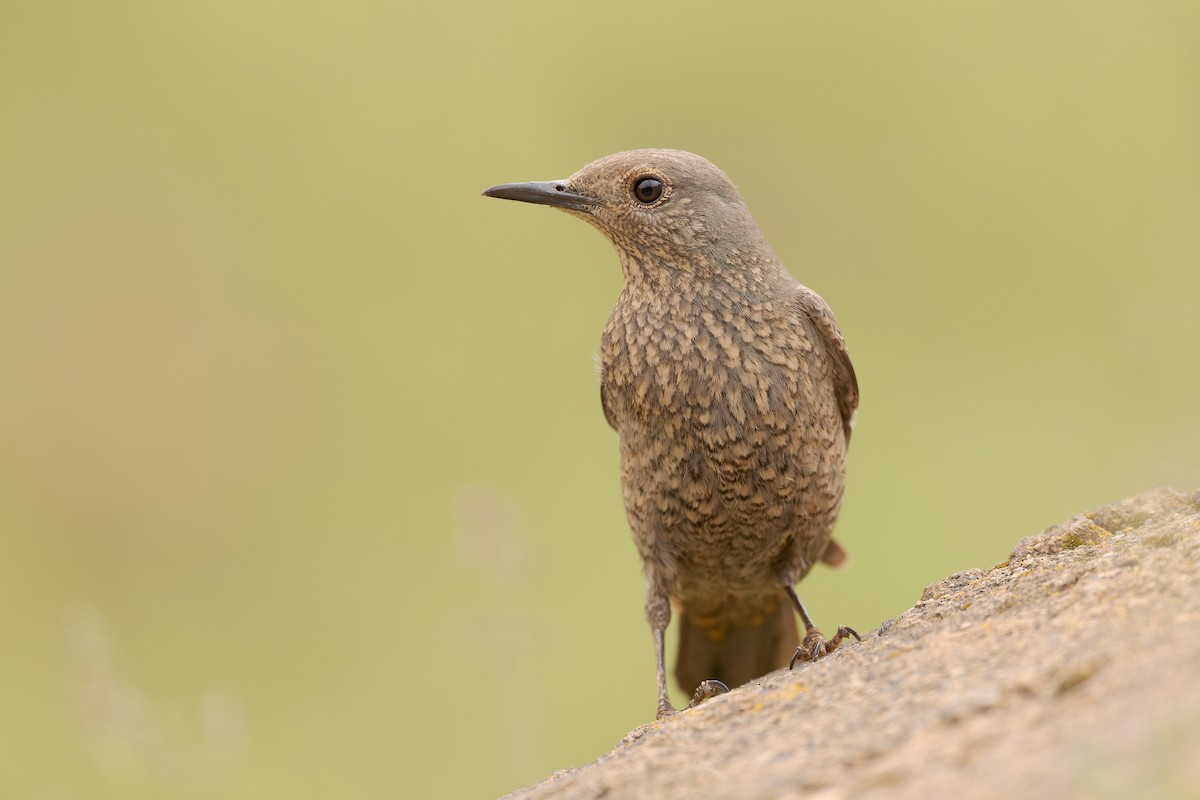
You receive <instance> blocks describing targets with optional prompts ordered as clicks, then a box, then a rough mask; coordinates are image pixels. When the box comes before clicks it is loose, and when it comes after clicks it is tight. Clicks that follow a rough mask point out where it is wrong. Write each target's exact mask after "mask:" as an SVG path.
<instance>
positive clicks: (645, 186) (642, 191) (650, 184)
mask: <svg viewBox="0 0 1200 800" xmlns="http://www.w3.org/2000/svg"><path fill="white" fill-rule="evenodd" d="M662 196H663V182H662V181H660V180H659V179H658V178H655V177H654V176H653V175H643V176H642V177H640V178H638V179H637V180H636V181H634V182H633V199H634V200H637V201H638V202H639V203H642V204H643V205H651V204H653V203H657V202H658V200H659V198H661V197H662Z"/></svg>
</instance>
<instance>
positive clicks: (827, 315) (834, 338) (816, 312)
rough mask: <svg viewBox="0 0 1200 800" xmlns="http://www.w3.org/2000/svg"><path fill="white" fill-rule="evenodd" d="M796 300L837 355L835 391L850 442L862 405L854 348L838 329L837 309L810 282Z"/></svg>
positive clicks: (834, 376)
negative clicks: (855, 413)
mask: <svg viewBox="0 0 1200 800" xmlns="http://www.w3.org/2000/svg"><path fill="white" fill-rule="evenodd" d="M795 303H796V305H797V306H798V307H799V309H800V311H801V313H803V314H804V315H805V316H806V317H808V319H809V320H810V321H811V322H812V324H813V327H814V328H816V330H817V332H818V333H819V334H820V335H821V338H822V339H824V341H825V345H826V347H827V349H828V352H829V354H830V356H831V357H832V359H833V384H834V391H835V392H836V394H837V401H838V410H839V411H841V414H842V430H843V431H844V432H845V434H846V444H849V443H850V431H851V430H853V428H854V411H855V409H857V408H858V377H857V376H856V375H855V374H854V365H853V364H851V363H850V351H849V350H847V349H846V340H845V339H843V338H842V332H841V331H840V330H838V326H837V321H836V320H835V319H834V318H833V311H831V310H830V308H829V305H828V304H827V303H826V302H825V301H824V300H822V299H821V296H820V295H819V294H817V293H816V292H814V291H813V290H812V289H809V288H808V287H806V286H798V287H797V290H796V294H795Z"/></svg>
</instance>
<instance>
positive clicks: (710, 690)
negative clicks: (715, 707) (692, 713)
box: [685, 678, 729, 708]
mask: <svg viewBox="0 0 1200 800" xmlns="http://www.w3.org/2000/svg"><path fill="white" fill-rule="evenodd" d="M728 691H729V687H728V686H726V685H725V684H723V683H721V681H719V680H716V679H715V678H714V679H709V680H707V681H700V685H699V686H697V687H696V693H695V694H693V695H692V702H690V703H688V704H687V705H686V706H685V708H695V707H696V706H698V705H700V704H701V703H703V702H704V701H705V700H707V699H709V698H710V697H716V696H717V695H719V694H725V693H726V692H728Z"/></svg>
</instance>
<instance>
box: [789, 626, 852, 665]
mask: <svg viewBox="0 0 1200 800" xmlns="http://www.w3.org/2000/svg"><path fill="white" fill-rule="evenodd" d="M851 636H853V637H854V638H855V639H856V640H858V641H860V642H861V641H862V637H861V636H859V635H858V631H856V630H854V628H849V627H847V626H845V625H842V626H839V627H838V629H837V633H835V634H834V635H833V638H832V639H828V640H827V639H826V638H825V635H824V634H823V633H821V632H820V631H819V630H817V629H816V628H813V629H812V630H811V631H809V633H808V635H807V636H805V637H804V642H803V643H802V644H801V645H800V646H798V647H797V648H796V652H795V653H792V660H791V661H790V662H789V663H788V669H793V668H794V667H795V666H796V662H797V661H816V660H817V659H818V658H820V657H821V656H823V655H827V654H828V653H831V652H833V651H834V650H836V649H837V647H838V645H839V644H841V643H842V641H843V640H845V639H849V638H850V637H851Z"/></svg>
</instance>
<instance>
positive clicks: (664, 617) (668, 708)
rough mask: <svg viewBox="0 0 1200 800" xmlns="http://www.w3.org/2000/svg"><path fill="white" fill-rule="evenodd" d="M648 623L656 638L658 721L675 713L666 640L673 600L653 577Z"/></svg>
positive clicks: (649, 588)
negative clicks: (669, 686) (668, 682)
mask: <svg viewBox="0 0 1200 800" xmlns="http://www.w3.org/2000/svg"><path fill="white" fill-rule="evenodd" d="M646 621H647V622H649V623H650V632H651V633H652V634H653V636H654V666H655V668H656V669H657V672H658V713H657V714H656V715H655V717H656V718H657V719H663V718H664V717H669V716H671V715H672V714H674V713H675V706H673V705H671V700H670V698H668V697H667V657H666V645H665V643H664V639H665V638H666V634H667V624H668V623H669V622H670V621H671V599H670V596H669V595H668V594H667V592H666V591H665V590H664V589H663V588H662V587H661V586H659V585H658V582H657V581H655V580H654V578H653V577H652V576H651V577H649V578H648V580H647V586H646Z"/></svg>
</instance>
